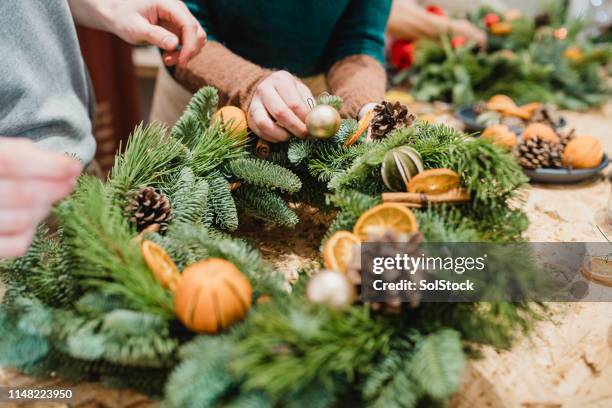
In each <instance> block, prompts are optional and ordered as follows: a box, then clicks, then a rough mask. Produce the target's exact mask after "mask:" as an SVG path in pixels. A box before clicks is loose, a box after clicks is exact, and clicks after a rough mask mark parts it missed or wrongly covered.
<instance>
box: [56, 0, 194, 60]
mask: <svg viewBox="0 0 612 408" xmlns="http://www.w3.org/2000/svg"><path fill="white" fill-rule="evenodd" d="M68 3H69V5H70V10H71V12H72V15H73V17H74V20H75V21H76V22H77V23H78V24H81V25H83V26H86V27H90V28H95V29H98V30H103V31H108V32H111V33H113V34H116V35H117V36H119V37H121V38H122V39H123V40H125V41H127V42H129V43H131V44H139V43H149V44H152V45H155V46H157V47H159V48H161V49H163V50H164V51H165V52H164V55H163V59H164V62H165V63H166V64H167V65H174V64H176V63H178V64H179V65H185V64H186V63H187V61H189V59H190V58H191V57H192V56H193V55H195V54H196V53H197V52H198V51H199V50H200V49H201V48H202V47H203V46H204V43H205V41H206V33H205V32H204V29H202V27H201V26H200V24H199V23H198V21H197V20H196V19H195V18H194V17H193V16H192V15H191V13H190V12H189V10H188V9H187V7H186V6H185V5H184V4H183V3H182V2H179V1H176V0H68ZM179 45H181V50H180V51H177V47H178V46H179Z"/></svg>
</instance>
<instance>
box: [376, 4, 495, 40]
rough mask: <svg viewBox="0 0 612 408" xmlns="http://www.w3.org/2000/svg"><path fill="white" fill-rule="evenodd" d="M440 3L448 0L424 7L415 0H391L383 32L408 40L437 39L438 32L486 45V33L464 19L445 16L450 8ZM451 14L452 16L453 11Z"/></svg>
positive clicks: (395, 37)
mask: <svg viewBox="0 0 612 408" xmlns="http://www.w3.org/2000/svg"><path fill="white" fill-rule="evenodd" d="M444 3H448V2H444V1H442V2H440V3H436V4H433V3H432V4H429V6H427V7H424V6H423V5H421V4H420V3H419V2H417V1H416V0H394V1H393V6H392V7H391V14H390V16H389V24H388V25H387V33H388V34H389V36H390V37H392V38H393V39H401V40H408V41H414V40H418V39H421V38H431V39H437V38H439V37H440V35H442V34H448V35H450V36H460V37H463V38H464V39H465V40H466V41H473V42H475V43H477V44H478V45H480V46H481V47H484V46H486V43H487V34H486V33H485V32H484V31H482V30H481V29H479V28H478V27H476V26H475V25H473V24H472V23H470V22H469V21H468V20H466V19H463V18H451V17H449V13H451V10H453V9H452V8H451V9H450V10H449V9H447V8H446V7H444V6H443V4H444ZM460 3H463V2H460ZM470 4H472V2H470ZM452 13H453V15H454V14H455V13H456V11H452Z"/></svg>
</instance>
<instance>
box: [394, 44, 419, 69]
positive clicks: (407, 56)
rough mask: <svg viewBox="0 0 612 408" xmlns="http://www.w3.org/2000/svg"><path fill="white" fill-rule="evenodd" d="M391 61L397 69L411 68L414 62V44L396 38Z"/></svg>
mask: <svg viewBox="0 0 612 408" xmlns="http://www.w3.org/2000/svg"><path fill="white" fill-rule="evenodd" d="M391 62H392V63H393V66H394V67H395V68H397V69H406V68H410V66H411V65H412V63H413V62H414V44H413V43H411V42H409V41H405V40H396V41H394V42H393V44H392V45H391Z"/></svg>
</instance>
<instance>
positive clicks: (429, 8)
mask: <svg viewBox="0 0 612 408" xmlns="http://www.w3.org/2000/svg"><path fill="white" fill-rule="evenodd" d="M425 10H427V11H428V12H430V13H431V14H435V15H436V16H440V17H444V16H446V12H445V11H444V10H442V8H440V7H438V6H427V7H425Z"/></svg>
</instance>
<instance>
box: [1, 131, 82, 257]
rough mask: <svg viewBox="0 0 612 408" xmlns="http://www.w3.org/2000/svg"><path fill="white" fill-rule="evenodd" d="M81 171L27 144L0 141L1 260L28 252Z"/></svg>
mask: <svg viewBox="0 0 612 408" xmlns="http://www.w3.org/2000/svg"><path fill="white" fill-rule="evenodd" d="M82 170H83V166H82V165H81V163H79V162H78V161H76V160H74V159H71V158H70V157H68V156H65V155H63V154H58V153H51V152H47V151H45V150H42V149H40V148H39V147H37V146H36V145H35V144H34V143H32V142H31V141H29V140H25V139H13V138H3V137H0V259H2V258H5V257H13V256H20V255H23V254H24V253H25V252H26V251H27V249H28V247H29V246H30V242H31V241H32V238H33V237H34V234H35V233H36V226H37V225H38V223H39V222H41V221H42V220H44V219H45V217H46V216H47V215H48V214H49V212H50V211H51V206H52V205H53V203H55V202H56V201H58V200H60V199H62V198H64V197H66V196H67V195H68V194H70V192H71V191H72V190H73V189H74V187H75V185H76V181H77V178H78V176H79V174H81V171H82Z"/></svg>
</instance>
